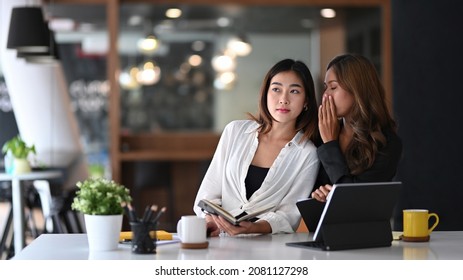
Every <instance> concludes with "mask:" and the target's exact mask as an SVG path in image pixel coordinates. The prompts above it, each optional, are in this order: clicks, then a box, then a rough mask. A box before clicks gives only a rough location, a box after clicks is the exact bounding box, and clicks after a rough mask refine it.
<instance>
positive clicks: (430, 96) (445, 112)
mask: <svg viewBox="0 0 463 280" xmlns="http://www.w3.org/2000/svg"><path fill="white" fill-rule="evenodd" d="M462 12H463V2H460V1H457V0H454V1H452V0H439V1H437V0H432V1H421V0H407V1H402V0H392V39H393V40H392V41H393V90H394V108H395V112H396V115H397V117H398V121H399V134H400V136H401V137H402V140H403V144H404V154H403V159H402V162H401V164H400V166H399V173H398V179H400V180H402V181H403V183H404V188H403V192H402V197H401V201H400V204H399V207H398V209H397V211H396V213H395V218H396V219H395V222H394V227H396V228H397V229H399V230H400V229H401V228H402V224H401V223H402V214H401V211H400V210H401V209H403V208H428V209H430V210H431V211H433V212H436V213H438V214H439V216H440V224H439V226H438V227H437V228H436V230H463V181H462V177H461V173H462V172H463V150H462V146H461V143H462V140H461V138H459V135H461V128H462V127H463V125H462V121H461V110H462V108H461V106H462V104H463V90H462V87H461V80H462V73H463V71H462V65H463V58H462V50H463V44H462V43H461V28H462V26H463V20H462V18H463V17H462Z"/></svg>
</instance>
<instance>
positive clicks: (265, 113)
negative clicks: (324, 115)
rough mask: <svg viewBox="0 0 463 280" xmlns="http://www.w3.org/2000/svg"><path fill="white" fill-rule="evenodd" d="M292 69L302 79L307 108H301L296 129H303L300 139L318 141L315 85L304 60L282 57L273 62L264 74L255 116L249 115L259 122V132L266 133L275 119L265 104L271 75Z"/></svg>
mask: <svg viewBox="0 0 463 280" xmlns="http://www.w3.org/2000/svg"><path fill="white" fill-rule="evenodd" d="M287 71H292V72H294V73H296V75H298V76H299V78H300V79H301V80H302V83H303V86H304V90H305V103H306V104H307V110H305V109H304V110H303V111H302V112H301V114H300V115H299V116H298V117H297V119H296V127H295V128H296V130H297V131H303V132H304V137H303V139H302V140H312V142H314V143H315V142H318V138H319V136H318V135H319V133H318V127H317V125H318V106H317V100H316V99H315V86H314V82H313V78H312V74H311V73H310V70H309V68H308V67H307V66H306V65H305V63H304V62H302V61H299V60H293V59H283V60H281V61H280V62H278V63H277V64H275V65H274V66H273V67H272V68H271V69H270V70H269V71H268V72H267V74H266V75H265V78H264V81H263V82H262V87H261V89H260V101H259V111H258V114H257V116H254V115H252V114H249V116H250V117H251V118H252V119H253V120H255V121H257V122H258V123H259V124H260V132H261V133H264V134H265V133H268V132H269V131H270V130H271V129H272V122H273V121H274V120H275V119H274V118H273V117H272V115H271V114H270V111H269V110H268V105H267V94H268V90H269V87H270V82H271V81H272V79H273V77H275V76H276V75H277V74H279V73H281V72H287Z"/></svg>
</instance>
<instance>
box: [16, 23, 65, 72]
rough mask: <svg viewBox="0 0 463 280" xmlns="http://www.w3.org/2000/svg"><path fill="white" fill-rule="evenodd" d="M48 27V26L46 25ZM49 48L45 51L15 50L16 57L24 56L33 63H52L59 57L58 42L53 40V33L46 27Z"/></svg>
mask: <svg viewBox="0 0 463 280" xmlns="http://www.w3.org/2000/svg"><path fill="white" fill-rule="evenodd" d="M46 28H47V29H48V26H46ZM48 34H49V36H48V38H49V43H48V45H49V49H48V51H45V52H22V51H18V52H17V57H18V58H24V59H25V60H26V62H28V63H35V64H54V63H57V62H58V61H59V59H60V56H59V52H58V44H57V43H56V41H55V33H54V32H53V31H52V30H50V29H48Z"/></svg>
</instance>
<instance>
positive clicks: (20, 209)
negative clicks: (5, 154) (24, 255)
mask: <svg viewBox="0 0 463 280" xmlns="http://www.w3.org/2000/svg"><path fill="white" fill-rule="evenodd" d="M60 176H62V175H61V172H59V171H34V172H29V173H25V174H18V175H12V174H7V173H0V181H11V195H12V205H13V233H14V251H15V254H18V253H19V252H21V250H22V249H23V248H24V246H25V244H26V241H25V237H24V232H25V230H24V225H25V222H24V220H25V218H24V195H23V190H22V188H21V181H32V180H40V179H52V178H58V177H60Z"/></svg>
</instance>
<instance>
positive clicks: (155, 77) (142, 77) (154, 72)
mask: <svg viewBox="0 0 463 280" xmlns="http://www.w3.org/2000/svg"><path fill="white" fill-rule="evenodd" d="M160 79H161V68H159V66H157V65H156V64H155V63H154V62H153V61H146V62H145V63H143V65H142V66H141V67H139V72H138V73H137V81H138V82H139V83H140V84H142V85H145V86H149V85H154V84H157V83H158V82H159V80H160Z"/></svg>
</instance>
